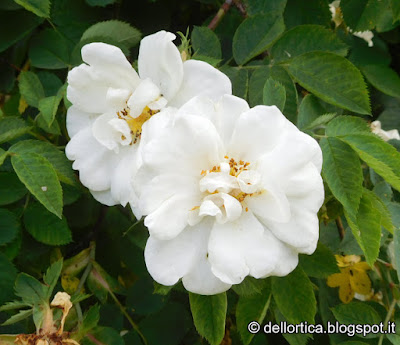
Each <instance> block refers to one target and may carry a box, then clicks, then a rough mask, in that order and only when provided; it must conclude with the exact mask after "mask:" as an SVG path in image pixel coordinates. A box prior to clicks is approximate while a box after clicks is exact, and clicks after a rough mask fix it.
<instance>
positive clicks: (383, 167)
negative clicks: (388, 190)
mask: <svg viewBox="0 0 400 345" xmlns="http://www.w3.org/2000/svg"><path fill="white" fill-rule="evenodd" d="M339 138H340V140H342V141H344V142H345V143H347V144H348V145H350V146H351V147H352V148H353V150H354V151H356V152H357V153H358V155H359V156H360V158H361V159H362V160H363V161H364V162H365V163H367V164H368V165H369V166H370V167H371V168H372V169H374V170H375V172H376V173H377V174H379V175H381V176H382V177H383V178H384V179H385V180H386V181H387V182H388V183H389V184H391V185H392V187H393V188H394V189H397V190H398V191H400V152H398V151H397V150H396V149H395V148H394V147H393V146H392V145H390V144H388V143H387V142H385V141H383V140H382V139H381V138H379V137H378V136H376V135H374V134H371V133H365V134H349V135H343V136H340V137H339Z"/></svg>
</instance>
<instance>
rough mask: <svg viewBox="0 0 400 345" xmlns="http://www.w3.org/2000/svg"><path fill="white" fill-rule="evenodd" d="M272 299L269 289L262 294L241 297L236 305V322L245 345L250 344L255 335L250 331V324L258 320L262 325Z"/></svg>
mask: <svg viewBox="0 0 400 345" xmlns="http://www.w3.org/2000/svg"><path fill="white" fill-rule="evenodd" d="M270 301H271V291H270V290H269V289H266V290H263V291H262V292H261V293H260V294H255V295H252V296H240V297H239V301H238V304H237V307H236V322H237V327H238V330H239V333H240V336H241V338H242V341H243V344H244V345H248V344H250V342H251V340H252V339H253V337H254V334H252V333H250V332H249V331H248V328H247V326H248V324H249V323H250V322H252V321H256V322H258V323H259V324H260V325H262V323H263V321H264V318H265V315H266V313H267V310H268V308H269V304H270Z"/></svg>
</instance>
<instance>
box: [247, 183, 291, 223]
mask: <svg viewBox="0 0 400 345" xmlns="http://www.w3.org/2000/svg"><path fill="white" fill-rule="evenodd" d="M245 202H246V204H247V206H248V207H249V208H250V210H251V211H253V212H254V214H256V215H257V217H259V218H260V219H261V220H265V219H266V220H273V221H275V222H279V223H282V222H288V221H289V220H290V205H289V201H288V199H287V198H286V195H285V194H284V193H283V191H282V190H281V189H280V188H279V186H274V185H273V184H269V185H268V186H266V187H265V190H264V191H263V192H261V194H254V195H252V196H247V197H246V199H245Z"/></svg>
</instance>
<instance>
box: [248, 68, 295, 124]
mask: <svg viewBox="0 0 400 345" xmlns="http://www.w3.org/2000/svg"><path fill="white" fill-rule="evenodd" d="M268 78H273V79H274V80H276V81H278V82H280V83H281V84H282V85H283V86H284V87H285V89H286V102H285V108H284V109H283V114H284V115H285V116H286V117H287V118H288V119H289V120H291V121H292V122H293V123H295V122H296V121H295V120H296V115H297V90H296V87H295V85H294V83H293V80H292V79H291V78H290V76H289V74H288V73H287V72H286V70H285V69H284V68H283V67H280V66H272V67H267V66H262V67H259V68H258V69H256V70H255V71H254V72H253V74H252V75H251V78H250V82H249V103H250V105H251V106H252V107H254V106H256V105H259V104H263V87H264V84H265V82H266V81H267V80H268Z"/></svg>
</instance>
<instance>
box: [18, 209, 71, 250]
mask: <svg viewBox="0 0 400 345" xmlns="http://www.w3.org/2000/svg"><path fill="white" fill-rule="evenodd" d="M24 224H25V228H26V230H28V232H29V233H30V234H31V235H32V236H33V238H34V239H35V240H37V241H39V242H42V243H45V244H48V245H51V246H60V245H64V244H67V243H69V242H71V240H72V236H71V230H70V229H69V227H68V224H67V221H66V220H65V218H63V219H59V218H57V217H56V216H55V215H54V214H52V213H50V212H48V211H47V210H46V209H45V208H44V207H42V206H41V205H40V204H37V203H36V204H30V205H29V206H28V208H27V209H26V211H25V213H24Z"/></svg>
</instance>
